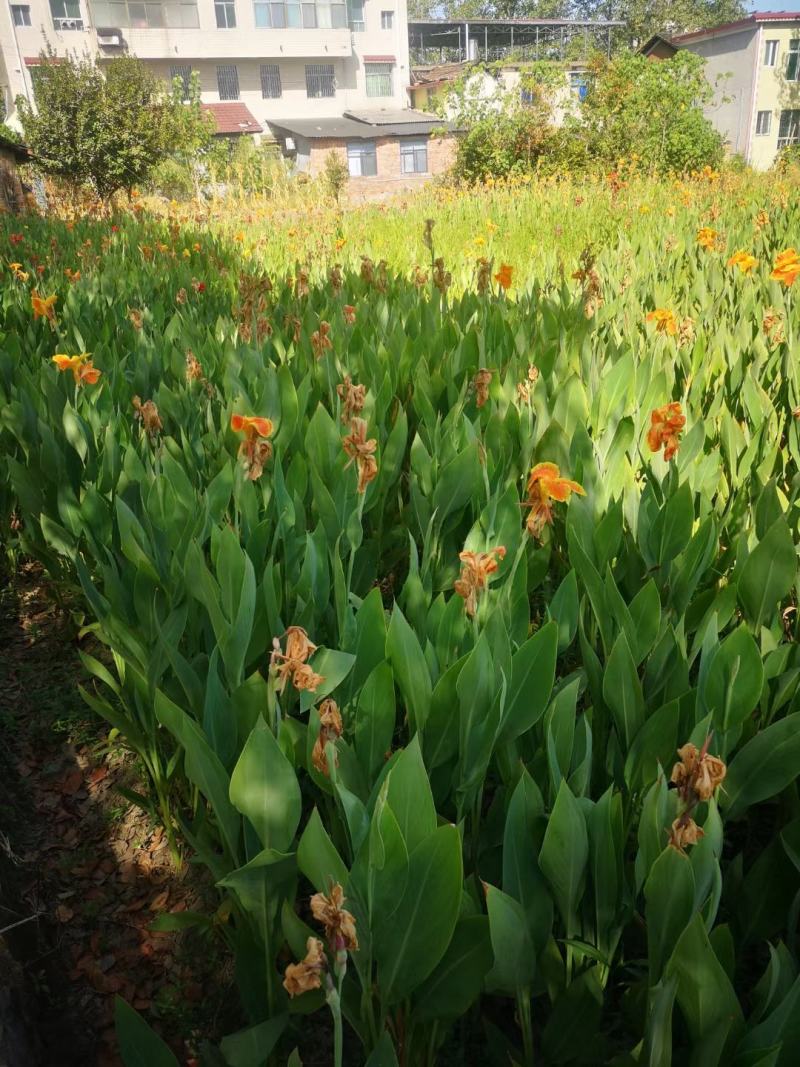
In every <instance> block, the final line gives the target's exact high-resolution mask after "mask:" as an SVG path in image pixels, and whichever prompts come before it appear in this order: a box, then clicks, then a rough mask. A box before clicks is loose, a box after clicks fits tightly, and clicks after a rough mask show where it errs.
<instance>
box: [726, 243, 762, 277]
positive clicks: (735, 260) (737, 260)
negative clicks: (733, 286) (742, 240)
mask: <svg viewBox="0 0 800 1067" xmlns="http://www.w3.org/2000/svg"><path fill="white" fill-rule="evenodd" d="M728 266H729V267H738V268H739V270H740V271H741V272H742V274H751V273H752V270H753V267H756V266H758V260H757V259H756V257H755V256H751V255H750V253H749V252H745V251H744V250H743V249H740V250H739V251H738V252H734V254H733V255H732V256H731V258H730V259H729V260H728Z"/></svg>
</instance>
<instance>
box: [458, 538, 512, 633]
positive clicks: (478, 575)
mask: <svg viewBox="0 0 800 1067" xmlns="http://www.w3.org/2000/svg"><path fill="white" fill-rule="evenodd" d="M505 555H506V550H505V548H504V547H503V545H498V547H497V548H490V549H489V551H488V552H468V551H466V550H465V551H464V552H461V553H459V556H458V558H459V559H460V560H461V575H460V577H459V578H457V579H456V582H455V584H454V585H453V588H454V589H455V591H456V593H458V595H459V596H460V597H463V599H464V610H465V611H466V613H467V615H469V617H470V618H474V616H475V613H476V612H477V610H478V594H479V593H481V592H482V591H483V590H484V589H485V588H486V587H487V585H488V584H489V576H490V575H492V574H494V573H495V571H496V570H497V568H498V567H499V566H500V564H499V563H498V560H502V559H505Z"/></svg>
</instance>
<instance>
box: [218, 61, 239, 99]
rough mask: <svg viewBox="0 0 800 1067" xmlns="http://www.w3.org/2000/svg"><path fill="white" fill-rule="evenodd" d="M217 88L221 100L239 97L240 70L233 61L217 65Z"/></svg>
mask: <svg viewBox="0 0 800 1067" xmlns="http://www.w3.org/2000/svg"><path fill="white" fill-rule="evenodd" d="M217 88H218V89H219V98H220V100H238V99H239V71H238V70H237V69H236V67H235V66H234V65H233V64H232V63H231V64H228V63H225V64H223V66H221V67H217Z"/></svg>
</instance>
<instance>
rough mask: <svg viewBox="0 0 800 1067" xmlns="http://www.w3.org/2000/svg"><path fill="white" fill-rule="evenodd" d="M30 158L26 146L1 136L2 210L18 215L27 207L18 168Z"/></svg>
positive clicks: (0, 186) (0, 180)
mask: <svg viewBox="0 0 800 1067" xmlns="http://www.w3.org/2000/svg"><path fill="white" fill-rule="evenodd" d="M29 158H30V153H29V151H28V149H27V148H26V146H25V145H22V144H17V143H16V142H15V141H9V140H8V139H7V138H5V137H2V136H0V210H3V211H10V212H11V213H12V214H14V215H17V214H19V212H20V211H22V210H23V208H24V207H25V191H24V190H23V188H22V181H21V179H20V176H19V169H18V168H19V164H20V163H25V162H26V161H27V160H28V159H29Z"/></svg>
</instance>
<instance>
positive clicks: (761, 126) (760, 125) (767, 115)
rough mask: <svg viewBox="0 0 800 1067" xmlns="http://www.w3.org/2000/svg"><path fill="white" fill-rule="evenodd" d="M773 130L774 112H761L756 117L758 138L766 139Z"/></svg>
mask: <svg viewBox="0 0 800 1067" xmlns="http://www.w3.org/2000/svg"><path fill="white" fill-rule="evenodd" d="M771 129H772V112H771V111H759V112H758V114H757V115H756V136H757V137H765V136H766V135H767V134H768V133H769V131H770V130H771Z"/></svg>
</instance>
